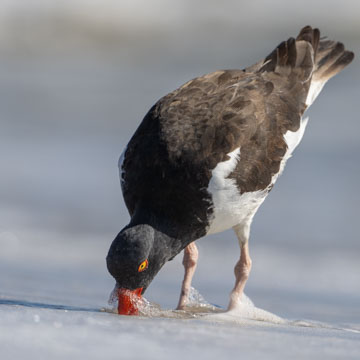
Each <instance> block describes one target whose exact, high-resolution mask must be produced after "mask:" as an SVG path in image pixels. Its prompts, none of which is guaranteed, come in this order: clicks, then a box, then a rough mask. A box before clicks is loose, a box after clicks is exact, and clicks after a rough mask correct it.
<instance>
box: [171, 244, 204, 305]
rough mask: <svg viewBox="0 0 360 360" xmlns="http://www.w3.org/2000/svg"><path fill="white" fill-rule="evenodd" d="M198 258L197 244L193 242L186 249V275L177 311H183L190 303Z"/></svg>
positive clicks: (184, 261) (184, 260)
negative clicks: (192, 281)
mask: <svg viewBox="0 0 360 360" xmlns="http://www.w3.org/2000/svg"><path fill="white" fill-rule="evenodd" d="M198 257H199V252H198V249H197V247H196V245H195V242H192V243H190V244H189V245H188V246H187V247H186V248H185V249H184V259H183V265H184V268H185V275H184V280H183V283H182V286H181V294H180V299H179V303H178V306H177V308H176V309H177V310H183V309H184V308H185V306H186V304H187V303H188V301H189V294H190V287H191V280H192V278H193V276H194V273H195V269H196V264H197V260H198Z"/></svg>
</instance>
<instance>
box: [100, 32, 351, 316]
mask: <svg viewBox="0 0 360 360" xmlns="http://www.w3.org/2000/svg"><path fill="white" fill-rule="evenodd" d="M353 58H354V54H353V53H352V52H349V51H346V50H345V49H344V46H343V44H342V43H340V42H336V41H331V40H328V39H325V38H320V32H319V30H318V29H313V28H311V27H310V26H306V27H304V28H303V29H302V30H301V31H300V33H299V35H298V36H297V38H296V39H294V38H289V39H288V40H287V41H284V42H282V43H281V44H280V45H279V46H278V47H277V48H276V49H275V50H274V51H273V52H272V53H271V54H270V55H268V56H267V57H266V58H265V59H264V60H261V61H260V62H258V63H256V64H255V65H253V66H250V67H248V68H246V69H244V70H221V71H215V72H213V73H210V74H207V75H204V76H201V77H198V78H195V79H193V80H191V81H189V82H187V83H186V84H184V85H183V86H181V87H180V88H179V89H177V90H175V91H173V92H171V93H170V94H168V95H166V96H164V97H163V98H161V99H160V100H159V101H158V102H157V103H156V104H155V105H154V106H153V107H152V108H151V109H150V110H149V112H148V113H147V114H146V116H145V118H144V119H143V121H142V123H141V124H140V126H139V127H138V129H137V130H136V132H135V134H134V135H133V137H132V138H131V140H130V142H129V143H128V145H127V147H126V149H125V150H124V152H123V154H122V156H121V158H120V161H119V169H120V178H121V187H122V192H123V196H124V200H125V203H126V206H127V208H128V210H129V213H130V216H131V220H130V223H129V224H128V225H127V226H126V227H124V228H123V229H122V230H121V231H120V233H119V234H118V235H117V237H116V238H115V240H114V241H113V243H112V244H111V247H110V249H109V253H108V255H107V259H106V260H107V267H108V270H109V272H110V273H111V275H112V276H113V277H114V278H115V280H116V289H117V295H118V299H119V304H118V311H119V314H127V315H130V314H137V313H138V305H137V303H138V301H137V299H138V298H140V297H141V295H142V294H143V293H144V291H145V290H146V288H147V287H148V286H149V284H150V283H151V281H152V280H153V278H154V277H155V275H156V274H157V273H158V271H159V270H160V269H161V268H162V266H163V265H164V264H165V263H166V262H167V261H169V260H171V259H173V258H174V257H175V256H176V255H177V254H179V253H180V252H181V251H182V250H184V260H183V264H184V267H185V276H184V281H183V283H182V289H181V295H180V300H179V304H178V307H177V308H178V309H184V307H185V306H186V304H187V301H188V295H189V291H190V286H191V280H192V277H193V274H194V272H195V268H196V263H197V258H198V251H197V248H196V245H195V242H194V241H195V240H197V239H199V238H201V237H203V236H205V235H207V234H213V233H217V232H221V231H224V230H226V229H229V228H233V229H234V231H235V234H236V236H237V238H238V241H239V244H240V249H241V251H240V259H239V261H238V262H237V264H236V266H235V278H236V280H235V286H234V289H233V290H232V292H231V295H230V302H229V306H228V309H229V310H232V309H235V308H236V307H238V306H239V304H240V298H241V295H242V293H243V289H244V287H245V283H246V281H247V279H248V276H249V273H250V269H251V259H250V256H249V246H248V240H249V232H250V225H251V222H252V219H253V217H254V215H255V213H256V211H257V209H258V208H259V206H260V205H261V204H262V202H263V201H264V200H265V198H266V196H267V195H268V193H269V191H270V190H271V188H272V187H273V185H274V184H275V182H276V180H277V178H278V176H279V175H280V174H281V172H282V170H283V168H284V166H285V163H286V161H287V159H288V158H289V157H290V156H291V153H292V152H293V150H294V149H295V148H296V146H297V145H298V144H299V142H300V140H301V138H302V136H303V134H304V130H305V127H306V124H307V119H306V118H303V114H304V111H305V110H306V109H307V108H308V107H309V106H310V105H311V104H312V103H313V101H314V100H315V98H316V97H317V96H318V94H319V92H320V91H321V89H322V87H323V86H324V84H325V83H326V81H327V80H329V79H330V78H331V77H333V76H334V75H336V74H337V73H338V72H340V71H341V70H342V69H343V68H344V67H345V66H346V65H348V64H349V63H350V62H351V61H352V59H353Z"/></svg>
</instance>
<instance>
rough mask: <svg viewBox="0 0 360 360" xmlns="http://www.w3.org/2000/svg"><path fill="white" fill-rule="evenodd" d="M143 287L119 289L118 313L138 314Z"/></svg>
mask: <svg viewBox="0 0 360 360" xmlns="http://www.w3.org/2000/svg"><path fill="white" fill-rule="evenodd" d="M142 290H143V288H138V289H135V290H128V289H119V290H118V297H119V304H118V313H119V315H139V302H140V300H141V293H142Z"/></svg>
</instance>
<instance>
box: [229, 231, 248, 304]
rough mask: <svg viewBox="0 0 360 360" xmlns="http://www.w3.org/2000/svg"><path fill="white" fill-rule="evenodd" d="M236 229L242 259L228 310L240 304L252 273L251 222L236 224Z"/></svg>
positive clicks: (237, 266) (236, 271)
mask: <svg viewBox="0 0 360 360" xmlns="http://www.w3.org/2000/svg"><path fill="white" fill-rule="evenodd" d="M233 229H234V231H235V234H236V236H237V237H238V240H239V245H240V259H239V261H238V262H237V263H236V265H235V269H234V273H235V286H234V289H233V290H232V292H231V294H230V302H229V306H228V310H233V309H235V308H237V307H238V306H239V305H240V301H241V296H242V294H243V292H244V288H245V284H246V281H247V279H248V278H249V275H250V270H251V263H252V261H251V259H250V255H249V233H250V224H239V225H236V226H234V228H233Z"/></svg>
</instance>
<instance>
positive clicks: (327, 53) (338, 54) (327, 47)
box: [314, 39, 354, 82]
mask: <svg viewBox="0 0 360 360" xmlns="http://www.w3.org/2000/svg"><path fill="white" fill-rule="evenodd" d="M353 58H354V53H353V52H351V51H347V50H345V47H344V45H343V44H342V43H341V42H336V41H331V40H327V39H321V40H320V46H319V50H318V52H317V54H316V57H315V71H314V80H315V81H323V82H324V81H325V82H326V81H327V80H329V79H330V78H331V77H333V76H335V75H336V74H337V73H339V72H340V71H341V70H342V69H344V68H345V67H346V66H347V65H348V64H350V63H351V61H352V60H353Z"/></svg>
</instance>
